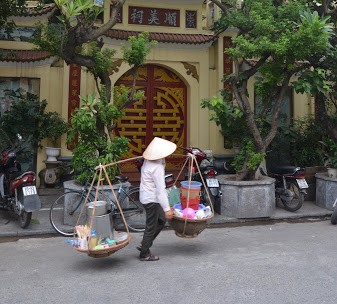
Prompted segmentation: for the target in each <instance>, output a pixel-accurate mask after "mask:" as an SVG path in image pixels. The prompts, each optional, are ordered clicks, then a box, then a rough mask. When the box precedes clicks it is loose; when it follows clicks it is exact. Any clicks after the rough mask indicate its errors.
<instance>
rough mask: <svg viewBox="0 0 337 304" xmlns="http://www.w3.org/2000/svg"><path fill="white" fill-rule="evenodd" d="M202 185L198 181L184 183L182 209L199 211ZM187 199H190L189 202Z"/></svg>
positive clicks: (182, 184)
mask: <svg viewBox="0 0 337 304" xmlns="http://www.w3.org/2000/svg"><path fill="white" fill-rule="evenodd" d="M200 189H201V183H199V182H196V181H182V182H181V191H180V203H181V208H182V210H184V209H185V208H187V207H189V208H192V209H194V210H198V209H199V204H200ZM187 198H188V199H189V200H188V201H187Z"/></svg>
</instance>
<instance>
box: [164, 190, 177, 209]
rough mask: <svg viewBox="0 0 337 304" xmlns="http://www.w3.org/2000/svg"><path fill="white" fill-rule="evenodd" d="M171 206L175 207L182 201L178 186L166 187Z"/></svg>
mask: <svg viewBox="0 0 337 304" xmlns="http://www.w3.org/2000/svg"><path fill="white" fill-rule="evenodd" d="M166 191H167V195H168V199H169V203H170V206H171V207H173V206H174V205H175V204H179V203H180V189H179V188H177V187H176V186H173V187H170V188H168V189H166Z"/></svg>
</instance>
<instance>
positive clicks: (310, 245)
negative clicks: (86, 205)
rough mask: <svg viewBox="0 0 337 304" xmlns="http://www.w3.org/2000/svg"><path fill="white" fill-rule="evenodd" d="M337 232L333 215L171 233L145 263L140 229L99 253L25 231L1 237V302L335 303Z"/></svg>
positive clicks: (162, 237) (155, 246)
mask: <svg viewBox="0 0 337 304" xmlns="http://www.w3.org/2000/svg"><path fill="white" fill-rule="evenodd" d="M336 232H337V230H336V227H335V226H333V225H331V224H330V223H329V221H317V222H316V221H314V222H305V223H286V222H282V223H273V224H269V225H257V226H243V227H235V228H229V227H227V228H214V229H205V230H204V231H203V232H202V233H201V234H200V235H199V236H198V237H197V238H193V239H184V238H179V237H177V236H176V235H175V234H174V232H173V231H172V230H165V231H163V232H162V233H161V234H160V235H159V236H158V238H157V239H156V241H155V242H154V244H153V247H152V248H151V249H152V250H153V253H154V254H156V255H158V256H159V257H160V260H159V261H157V262H141V261H139V259H138V255H139V252H138V251H137V250H136V246H137V245H138V244H139V241H140V240H141V234H139V233H133V234H132V237H131V242H130V244H129V245H128V246H126V247H125V248H123V249H121V250H119V251H118V252H116V253H114V254H112V255H111V256H109V257H105V258H98V259H95V258H91V257H89V256H88V255H87V254H85V253H79V252H77V251H75V250H74V249H73V248H72V247H71V246H70V245H68V244H66V242H65V239H64V238H63V237H48V238H40V237H37V238H20V239H19V240H16V241H13V242H3V243H0V252H1V264H0V277H1V284H0V292H1V303H4V304H18V303H22V304H27V303H29V304H45V303H48V304H54V303H55V304H59V303H66V304H68V303H72V304H77V303H79V304H87V303H88V304H92V303H95V304H96V303H114V304H115V303H118V304H135V303H137V304H158V303H160V304H171V303H174V304H216V303H219V304H323V303H326V304H335V303H336V299H337V289H336V278H337V263H336V252H337V242H335V240H336Z"/></svg>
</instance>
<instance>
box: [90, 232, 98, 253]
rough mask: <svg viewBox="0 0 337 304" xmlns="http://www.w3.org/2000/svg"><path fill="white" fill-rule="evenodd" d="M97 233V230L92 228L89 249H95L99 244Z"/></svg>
mask: <svg viewBox="0 0 337 304" xmlns="http://www.w3.org/2000/svg"><path fill="white" fill-rule="evenodd" d="M97 240H98V238H97V233H96V230H92V231H91V237H90V239H89V249H95V247H96V245H97Z"/></svg>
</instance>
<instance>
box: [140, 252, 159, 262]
mask: <svg viewBox="0 0 337 304" xmlns="http://www.w3.org/2000/svg"><path fill="white" fill-rule="evenodd" d="M139 259H140V260H141V261H158V260H159V257H158V256H155V255H153V254H149V255H148V256H146V257H143V258H139Z"/></svg>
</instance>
